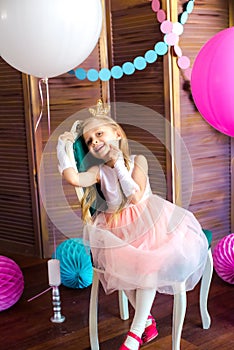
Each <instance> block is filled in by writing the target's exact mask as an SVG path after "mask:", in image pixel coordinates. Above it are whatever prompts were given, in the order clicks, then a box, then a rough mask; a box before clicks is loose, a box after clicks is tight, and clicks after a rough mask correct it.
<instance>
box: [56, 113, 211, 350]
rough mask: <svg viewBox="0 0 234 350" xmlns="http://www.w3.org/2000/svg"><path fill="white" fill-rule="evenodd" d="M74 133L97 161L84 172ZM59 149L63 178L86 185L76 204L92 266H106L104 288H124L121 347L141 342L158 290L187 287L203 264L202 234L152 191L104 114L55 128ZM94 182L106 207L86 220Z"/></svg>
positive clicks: (150, 333) (141, 160)
mask: <svg viewBox="0 0 234 350" xmlns="http://www.w3.org/2000/svg"><path fill="white" fill-rule="evenodd" d="M77 137H82V138H83V140H84V142H85V144H86V145H87V148H88V150H89V152H90V154H91V155H92V156H93V157H94V158H95V159H97V160H98V161H101V162H99V163H100V164H99V165H93V166H91V167H90V168H89V169H88V170H87V171H85V172H82V173H77V170H76V169H74V168H73V167H72V164H71V162H70V160H69V158H68V156H67V155H66V152H65V144H66V142H67V140H70V141H72V142H74V140H75V139H76V138H77ZM57 156H58V160H59V168H60V172H61V173H62V174H63V176H64V178H65V179H66V180H67V181H68V183H70V184H71V185H73V186H81V187H86V193H85V195H84V199H83V201H82V203H81V205H82V212H83V220H84V222H85V225H84V240H85V241H88V242H89V244H90V247H91V250H92V256H93V261H94V265H95V267H98V268H99V269H102V270H103V271H104V273H100V280H101V283H102V285H103V288H104V290H105V292H106V293H111V292H113V291H115V290H124V291H125V293H126V295H127V297H128V299H129V301H130V303H131V305H132V306H133V308H134V309H135V314H134V318H133V322H132V324H131V328H130V331H129V332H128V333H127V336H126V339H125V341H124V343H123V344H122V345H121V347H120V350H128V349H130V350H136V349H139V348H140V345H141V344H143V343H147V342H149V341H150V340H152V339H154V338H155V337H156V336H157V335H158V331H157V328H156V322H155V320H154V318H153V317H152V316H151V314H150V310H151V307H152V304H153V301H154V298H155V294H156V290H157V291H159V292H162V293H168V294H174V293H176V292H177V290H176V285H177V284H178V282H183V281H184V282H185V287H186V290H191V289H193V288H194V286H195V285H196V284H197V283H198V281H199V279H200V278H201V276H202V273H203V270H204V265H205V263H206V257H207V251H208V243H207V239H206V237H205V235H204V233H203V231H202V229H201V227H200V225H199V223H198V221H197V220H196V219H195V217H194V216H193V214H192V213H190V212H189V211H187V210H185V209H183V208H180V207H178V206H176V205H174V204H172V203H171V202H169V201H166V200H164V199H162V198H160V197H159V196H157V195H155V194H152V192H151V189H150V184H149V179H148V166H147V161H146V159H145V157H144V156H143V155H136V156H130V155H129V151H128V142H127V138H126V135H125V133H124V131H123V129H122V128H121V127H120V126H119V125H118V124H117V123H116V122H115V121H114V120H113V119H111V118H110V117H109V116H107V115H96V116H92V117H90V118H89V119H87V120H85V121H83V122H81V123H80V124H79V127H78V129H77V134H76V135H74V134H73V133H70V132H65V133H64V134H63V135H61V136H60V137H59V140H58V146H57ZM97 183H99V184H100V187H101V191H102V193H103V195H104V198H105V201H106V205H107V206H106V207H107V208H106V209H105V210H103V211H102V210H101V208H96V209H97V212H96V215H95V216H93V218H92V221H90V220H88V217H90V216H88V213H89V209H90V208H91V206H92V204H93V203H94V200H95V198H94V197H93V194H92V193H93V191H91V189H93V186H92V185H94V184H97ZM90 186H92V187H90ZM95 193H96V192H95Z"/></svg>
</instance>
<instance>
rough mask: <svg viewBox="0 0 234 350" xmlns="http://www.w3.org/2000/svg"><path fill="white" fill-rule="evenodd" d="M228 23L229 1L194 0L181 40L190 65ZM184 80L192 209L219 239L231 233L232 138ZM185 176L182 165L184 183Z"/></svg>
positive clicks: (183, 108)
mask: <svg viewBox="0 0 234 350" xmlns="http://www.w3.org/2000/svg"><path fill="white" fill-rule="evenodd" d="M183 2H184V1H180V4H181V3H183ZM228 26H229V9H228V1H223V0H208V1H206V2H205V4H203V1H195V7H194V10H193V12H192V14H191V15H190V16H189V20H188V22H187V23H186V25H185V30H184V33H183V35H182V36H181V40H180V45H181V48H182V49H183V54H184V55H187V56H188V57H189V58H190V59H191V66H192V64H193V62H194V60H195V57H196V55H197V54H198V52H199V50H200V48H201V47H202V46H203V45H204V44H205V43H206V42H207V41H208V40H209V39H211V37H213V36H214V35H215V34H216V33H218V32H219V31H221V30H223V29H225V28H227V27H228ZM183 83H184V81H183V79H182V77H181V132H182V136H183V139H184V141H185V143H186V145H187V147H188V150H189V153H190V156H191V160H192V165H193V171H194V184H193V194H192V199H191V205H190V210H191V211H192V212H194V213H195V215H196V217H197V218H198V219H199V221H200V222H201V224H202V226H203V227H205V228H208V229H210V230H212V231H213V234H214V242H216V241H217V240H219V239H220V238H222V237H223V236H225V235H227V234H229V233H230V232H231V174H230V163H231V139H230V138H229V137H228V136H225V135H224V134H221V133H220V132H218V131H216V130H215V129H214V128H212V127H211V126H210V125H209V124H208V123H207V122H206V121H205V120H204V119H203V118H202V117H201V115H200V114H199V112H197V111H196V110H195V109H194V105H193V104H192V103H191V101H190V100H189V98H188V95H187V93H186V92H185V91H183ZM186 177H187V171H186V167H185V166H183V167H182V180H183V183H184V184H185V183H186ZM182 188H183V186H182Z"/></svg>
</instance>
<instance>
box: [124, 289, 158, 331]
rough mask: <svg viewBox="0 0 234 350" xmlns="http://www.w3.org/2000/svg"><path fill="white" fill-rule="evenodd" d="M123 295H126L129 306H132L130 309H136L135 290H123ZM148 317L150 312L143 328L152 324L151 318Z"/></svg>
mask: <svg viewBox="0 0 234 350" xmlns="http://www.w3.org/2000/svg"><path fill="white" fill-rule="evenodd" d="M124 293H125V294H126V296H127V298H128V300H129V302H130V304H131V305H132V307H133V308H134V310H135V309H136V289H135V290H125V291H124ZM149 316H151V313H150V312H149V314H148V318H147V320H146V323H145V328H146V327H148V326H150V325H151V324H152V318H150V317H149Z"/></svg>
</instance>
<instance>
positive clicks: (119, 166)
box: [114, 157, 140, 197]
mask: <svg viewBox="0 0 234 350" xmlns="http://www.w3.org/2000/svg"><path fill="white" fill-rule="evenodd" d="M114 169H115V172H116V174H117V177H118V179H119V182H120V185H121V188H122V190H123V193H124V194H125V196H126V197H129V196H131V195H132V194H134V193H136V192H137V191H139V190H140V188H139V186H138V184H137V183H136V182H135V181H134V180H133V178H132V177H131V174H130V172H129V171H128V169H127V168H126V166H125V164H124V159H123V158H122V157H119V158H118V159H117V161H116V162H115V165H114Z"/></svg>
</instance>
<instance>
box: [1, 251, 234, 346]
mask: <svg viewBox="0 0 234 350" xmlns="http://www.w3.org/2000/svg"><path fill="white" fill-rule="evenodd" d="M8 256H9V255H8ZM9 257H10V256H9ZM11 258H13V259H14V260H15V261H16V262H17V263H18V264H19V266H20V267H21V269H22V271H23V274H24V279H25V289H24V293H23V295H22V297H21V299H20V300H19V301H18V302H17V303H16V304H15V305H14V306H13V307H12V308H10V309H8V310H5V311H2V312H0V349H1V350H26V349H27V350H52V349H53V350H63V349H64V350H84V349H86V350H87V349H90V345H89V336H88V309H89V295H90V287H89V288H86V289H83V290H80V289H79V290H72V289H69V288H66V287H64V286H61V287H60V294H61V301H62V314H63V315H64V316H65V317H66V320H65V322H64V323H61V324H55V323H52V322H51V321H50V317H51V316H52V315H53V309H52V302H51V291H49V292H47V293H45V294H44V295H42V296H41V297H39V298H37V299H34V300H33V301H31V302H28V301H27V300H28V299H29V298H31V297H33V296H35V295H36V294H38V293H40V292H41V291H43V290H46V289H47V288H48V282H47V265H46V262H45V261H44V260H39V259H30V258H22V257H14V256H11ZM198 292H199V286H197V287H196V288H195V290H194V291H192V292H189V293H187V295H188V308H187V313H186V319H185V323H184V328H183V334H182V341H181V350H195V349H200V350H216V349H219V350H220V349H222V350H233V349H234V293H233V292H234V286H232V285H230V284H227V283H225V282H223V281H222V280H221V279H220V278H219V277H218V276H217V275H216V274H215V273H214V276H213V280H212V285H211V290H210V297H209V310H210V314H211V317H212V325H211V328H210V329H209V330H203V329H202V328H201V321H200V315H199V308H198ZM171 314H172V297H171V296H167V295H162V294H157V296H156V299H155V302H154V306H153V315H154V316H155V317H156V319H157V323H158V329H159V336H158V338H157V339H156V340H154V341H152V342H151V343H149V344H148V345H145V346H144V347H142V348H143V349H144V350H153V349H158V350H170V349H171ZM132 315H133V313H132V309H130V320H128V321H122V320H121V319H120V318H119V314H118V303H117V294H116V293H114V294H112V295H109V296H106V295H104V293H103V291H102V290H100V297H99V337H100V349H101V350H115V349H117V350H118V349H119V346H120V344H121V343H122V341H123V339H124V337H125V334H126V332H127V331H128V329H129V325H130V322H131V319H132Z"/></svg>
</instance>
